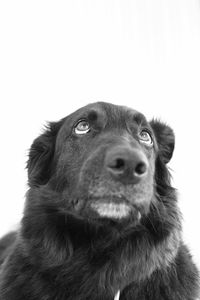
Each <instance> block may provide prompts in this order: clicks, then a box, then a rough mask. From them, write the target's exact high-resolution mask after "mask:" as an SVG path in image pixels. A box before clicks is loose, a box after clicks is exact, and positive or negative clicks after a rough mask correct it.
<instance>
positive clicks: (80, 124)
mask: <svg viewBox="0 0 200 300" xmlns="http://www.w3.org/2000/svg"><path fill="white" fill-rule="evenodd" d="M87 128H88V123H87V122H85V121H82V122H80V123H79V124H78V129H80V130H85V129H87Z"/></svg>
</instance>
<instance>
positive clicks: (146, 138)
mask: <svg viewBox="0 0 200 300" xmlns="http://www.w3.org/2000/svg"><path fill="white" fill-rule="evenodd" d="M139 139H140V141H141V142H142V143H145V144H147V145H152V144H153V139H152V137H151V135H150V133H149V132H148V131H147V130H142V131H141V132H140V133H139Z"/></svg>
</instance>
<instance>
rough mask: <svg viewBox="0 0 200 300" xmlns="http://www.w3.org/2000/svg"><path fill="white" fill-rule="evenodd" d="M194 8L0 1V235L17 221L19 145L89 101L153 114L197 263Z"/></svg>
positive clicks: (199, 76)
mask: <svg viewBox="0 0 200 300" xmlns="http://www.w3.org/2000/svg"><path fill="white" fill-rule="evenodd" d="M199 99H200V2H199V1H197V0H167V1H165V0H152V1H151V0H113V1H111V0H105V1H104V0H99V1H97V0H91V1H88V0H81V1H76V0H71V1H70V0H65V1H50V0H48V1H42V0H39V1H37V0H34V1H29V0H25V1H9V0H1V2H0V101H1V102H0V103H1V109H0V126H1V127H0V128H1V139H0V140H1V145H0V187H1V190H0V191H1V197H0V236H2V235H3V234H4V233H6V232H7V231H8V230H10V229H12V228H13V226H15V224H17V223H18V222H19V220H20V218H21V216H22V211H23V205H24V200H25V192H26V190H27V185H26V181H27V175H26V170H25V162H26V160H27V153H28V148H29V147H30V145H31V143H32V141H33V139H34V138H35V137H36V136H37V135H38V134H39V133H40V132H41V128H42V126H43V125H44V124H45V121H47V120H52V121H53V120H58V119H59V118H61V117H64V116H66V115H67V114H69V113H71V112H72V111H73V110H74V109H77V108H79V107H80V106H83V105H84V104H87V103H89V102H93V101H101V100H103V101H109V102H112V103H116V104H123V105H127V106H130V107H132V108H135V109H138V110H139V111H142V112H143V113H144V114H146V115H147V117H148V118H151V117H159V118H161V119H162V120H164V121H166V122H167V123H168V124H170V125H171V126H172V127H173V129H174V131H175V134H176V149H175V153H174V156H173V159H172V160H171V162H170V167H171V168H172V169H173V177H174V185H175V187H177V188H178V190H179V206H180V208H181V211H182V213H183V224H184V226H183V231H184V239H185V240H186V241H187V243H188V245H189V246H190V249H191V250H192V253H193V255H194V259H195V261H196V262H197V263H198V264H199V265H200V241H199V236H200V234H199V232H200V197H199V190H200V182H199V172H200V171H199V170H200V158H199V156H200V151H199V149H200V126H199V119H200V109H199V105H198V102H199Z"/></svg>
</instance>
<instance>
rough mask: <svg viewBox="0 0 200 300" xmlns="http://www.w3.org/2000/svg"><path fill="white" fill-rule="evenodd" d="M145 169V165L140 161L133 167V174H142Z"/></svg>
mask: <svg viewBox="0 0 200 300" xmlns="http://www.w3.org/2000/svg"><path fill="white" fill-rule="evenodd" d="M146 170H147V165H146V164H145V163H144V162H140V163H139V164H137V166H136V167H135V171H134V173H135V175H137V176H138V175H139V176H141V175H143V174H144V173H146Z"/></svg>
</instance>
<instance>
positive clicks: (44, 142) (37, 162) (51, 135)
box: [27, 122, 60, 186]
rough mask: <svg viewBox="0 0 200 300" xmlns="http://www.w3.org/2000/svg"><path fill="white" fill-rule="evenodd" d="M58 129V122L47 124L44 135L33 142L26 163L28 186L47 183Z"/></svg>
mask: <svg viewBox="0 0 200 300" xmlns="http://www.w3.org/2000/svg"><path fill="white" fill-rule="evenodd" d="M59 128H60V124H59V122H57V123H56V122H55V123H53V122H52V123H48V125H47V126H46V127H45V131H44V133H43V134H41V135H40V136H39V137H38V138H36V139H35V140H34V141H33V143H32V145H31V148H30V151H29V155H28V161H27V169H28V181H29V185H30V186H39V185H43V184H46V183H47V182H48V180H49V178H50V176H51V169H52V160H53V155H54V148H55V141H56V135H57V132H58V130H59Z"/></svg>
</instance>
